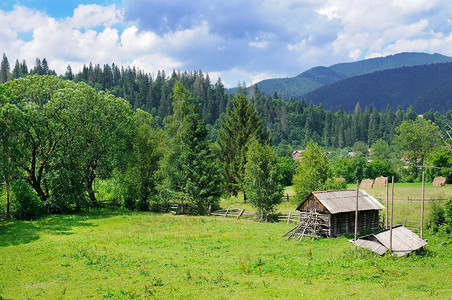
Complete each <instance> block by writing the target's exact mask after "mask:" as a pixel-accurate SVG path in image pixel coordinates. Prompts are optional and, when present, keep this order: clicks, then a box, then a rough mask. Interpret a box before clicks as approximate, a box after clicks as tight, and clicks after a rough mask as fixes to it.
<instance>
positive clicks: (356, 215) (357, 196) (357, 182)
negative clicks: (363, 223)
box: [354, 180, 359, 242]
mask: <svg viewBox="0 0 452 300" xmlns="http://www.w3.org/2000/svg"><path fill="white" fill-rule="evenodd" d="M358 200H359V180H356V209H355V238H354V241H355V242H356V239H357V237H358Z"/></svg>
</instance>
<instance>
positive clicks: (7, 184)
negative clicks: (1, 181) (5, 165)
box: [5, 174, 9, 219]
mask: <svg viewBox="0 0 452 300" xmlns="http://www.w3.org/2000/svg"><path fill="white" fill-rule="evenodd" d="M5 191H6V219H9V182H8V174H5Z"/></svg>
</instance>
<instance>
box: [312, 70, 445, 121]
mask: <svg viewBox="0 0 452 300" xmlns="http://www.w3.org/2000/svg"><path fill="white" fill-rule="evenodd" d="M304 98H305V99H306V101H312V102H313V104H319V103H322V104H323V106H324V107H325V108H330V107H333V109H338V108H339V106H340V105H341V106H342V107H343V109H344V110H346V111H351V110H353V109H354V107H355V105H356V103H358V102H359V104H360V106H361V107H362V108H363V107H365V106H368V105H372V106H373V107H375V108H377V109H378V110H380V111H381V110H384V109H385V108H386V106H387V104H390V105H391V106H392V107H393V109H395V108H396V107H397V106H398V105H400V106H401V107H402V108H403V109H407V108H408V107H409V106H410V105H413V107H414V108H415V111H416V112H418V113H424V112H426V111H428V110H429V109H433V111H438V112H440V113H441V114H445V113H446V111H447V110H450V109H452V63H437V64H431V65H422V66H412V67H403V68H397V69H389V70H384V71H378V72H374V73H371V74H365V75H361V76H354V77H350V78H347V79H344V80H340V81H337V82H335V83H332V84H329V85H326V86H323V87H321V88H318V89H316V90H315V91H313V92H310V93H308V94H306V95H305V96H304Z"/></svg>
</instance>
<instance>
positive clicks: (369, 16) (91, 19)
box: [0, 0, 452, 87]
mask: <svg viewBox="0 0 452 300" xmlns="http://www.w3.org/2000/svg"><path fill="white" fill-rule="evenodd" d="M451 26H452V1H449V0H369V1H362V0H285V1H280V0H259V1H258V0H247V1H238V0H228V1H218V0H197V1H186V0H165V1H157V0H99V1H89V0H85V1H72V0H63V1H62V0H59V1H58V0H54V1H43V0H42V1H33V0H15V1H8V2H5V1H3V2H2V3H0V52H4V53H6V55H7V56H8V58H9V60H10V64H11V65H14V61H15V60H16V59H19V60H22V59H26V61H27V63H28V65H29V67H31V66H33V63H34V61H35V59H36V57H39V58H41V59H42V58H46V59H47V60H48V61H49V64H50V67H51V68H52V69H55V70H56V71H57V73H60V74H61V73H64V72H65V70H66V67H67V65H68V64H70V65H71V67H72V69H73V70H75V71H78V70H80V69H81V67H82V66H83V64H89V62H93V63H99V64H106V63H109V64H111V63H115V64H120V65H124V66H128V65H134V66H137V67H139V68H140V69H143V70H144V71H146V72H148V73H151V74H156V73H157V71H158V70H165V71H167V72H170V71H171V70H173V69H176V70H181V71H185V70H202V71H203V72H204V73H209V75H210V78H211V81H216V80H217V78H218V77H221V79H222V80H223V82H224V83H225V85H226V86H229V87H234V86H236V85H237V83H238V82H243V81H244V82H246V84H247V85H250V84H252V83H256V82H258V81H260V80H263V79H267V78H277V77H289V76H295V75H297V74H299V73H301V72H303V71H305V70H307V69H309V68H311V67H314V66H318V65H323V66H330V65H332V64H335V63H340V62H351V61H355V60H360V59H365V58H371V57H378V56H385V55H389V54H394V53H399V52H404V51H415V52H427V53H441V54H444V55H449V56H452V34H451V28H452V27H451Z"/></svg>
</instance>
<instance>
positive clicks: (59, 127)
mask: <svg viewBox="0 0 452 300" xmlns="http://www.w3.org/2000/svg"><path fill="white" fill-rule="evenodd" d="M0 83H1V85H0V105H1V106H0V142H1V145H0V153H1V161H0V164H1V173H2V174H1V176H2V181H3V182H4V184H2V188H1V189H2V191H1V192H2V195H3V196H2V198H3V199H5V201H2V205H4V208H3V211H5V213H6V214H7V215H9V214H12V215H13V216H15V217H17V218H23V219H32V218H36V217H37V216H39V214H41V213H43V212H52V213H65V212H70V211H74V210H80V209H83V207H86V206H91V205H98V203H99V201H100V200H104V199H97V194H98V191H97V188H96V183H97V184H98V185H99V184H104V185H105V184H106V185H108V186H109V187H110V192H109V193H110V198H111V199H115V200H116V201H119V202H120V203H121V204H122V205H123V206H124V207H126V208H128V209H138V210H152V209H155V208H156V207H158V206H159V205H160V204H162V203H166V202H169V201H173V200H178V201H182V202H184V203H187V204H189V205H188V206H187V212H188V213H193V214H205V213H206V212H207V210H208V209H210V208H211V207H212V206H215V205H217V204H218V203H219V199H220V197H221V196H222V195H237V194H238V193H240V192H243V193H244V200H245V201H247V200H248V201H249V202H250V203H252V204H253V205H255V206H256V207H257V208H258V209H259V210H260V211H262V213H263V218H264V219H266V218H267V217H268V214H270V213H271V212H272V208H273V207H274V206H275V205H277V204H278V201H279V202H280V201H281V196H282V194H281V193H282V187H284V186H290V185H292V184H295V186H296V187H295V190H297V191H301V190H307V189H306V186H303V187H301V186H300V185H303V184H305V183H304V181H303V180H295V182H292V179H293V178H301V177H303V176H302V174H303V172H306V174H314V173H315V172H310V171H309V172H308V171H307V170H308V168H309V167H300V165H302V164H299V163H298V161H297V160H294V159H293V158H292V152H293V151H294V150H304V149H306V152H305V153H304V155H306V156H307V157H309V155H312V157H320V156H322V157H323V156H325V157H324V158H322V160H321V164H322V166H321V167H322V168H323V170H326V171H325V172H324V175H325V174H326V176H323V177H324V178H323V177H322V179H321V180H322V182H321V184H320V185H316V187H321V188H324V189H328V188H343V187H345V183H346V182H348V183H353V182H356V180H361V179H363V178H376V177H378V176H382V175H383V176H395V178H396V180H398V181H407V182H410V181H411V182H412V181H419V180H420V174H421V171H422V168H421V167H422V166H427V165H430V166H435V167H438V168H428V169H426V173H427V177H428V179H429V180H430V179H431V178H433V177H435V176H438V175H445V176H448V178H449V180H450V178H451V176H450V174H449V173H451V172H450V169H447V168H450V167H452V152H451V151H450V150H448V149H447V147H444V146H445V145H447V143H445V142H447V139H446V137H447V131H446V130H447V129H448V125H450V124H451V123H452V122H451V121H452V111H448V112H447V114H446V115H441V114H440V113H438V112H434V111H432V110H430V111H428V112H427V113H424V114H423V117H422V118H419V116H418V113H416V112H415V111H414V109H413V108H412V107H410V108H408V109H407V110H406V111H404V110H402V109H401V108H400V107H397V108H395V109H394V108H392V107H391V106H389V105H388V106H387V108H386V109H385V110H383V111H378V110H377V109H376V108H374V107H372V106H367V107H364V108H361V107H360V106H359V105H356V106H355V108H354V110H353V111H344V110H343V109H342V107H339V109H338V110H337V111H334V110H333V109H332V108H330V109H325V108H324V107H323V106H322V105H319V106H316V105H313V104H312V103H306V102H305V101H304V100H303V99H293V98H291V99H289V100H288V101H283V100H282V99H281V98H282V97H281V95H278V94H277V93H274V94H273V95H266V94H263V93H261V92H259V90H258V89H257V87H254V88H253V89H251V91H250V92H248V93H247V88H246V85H245V84H239V86H238V88H237V91H236V94H228V93H226V92H225V87H224V86H223V84H222V82H221V79H218V80H217V81H216V82H215V83H212V82H211V80H210V78H209V75H207V74H204V73H203V72H202V71H186V72H180V71H173V72H172V73H171V74H170V75H167V74H165V72H164V71H159V72H158V73H157V74H156V75H155V76H154V75H150V74H146V73H145V72H143V71H141V70H139V69H136V68H134V67H128V68H124V67H119V66H117V65H114V64H112V65H108V64H106V65H103V66H100V65H99V64H91V63H90V64H89V65H88V66H86V65H85V66H84V67H83V69H82V70H81V71H80V72H78V73H73V71H72V69H71V67H70V66H68V67H67V71H66V73H65V74H64V75H60V76H58V75H57V74H56V72H55V71H53V70H50V69H49V67H48V62H47V61H46V59H43V60H42V61H41V60H40V59H36V61H35V65H34V67H32V68H30V69H29V68H28V66H27V63H26V62H25V61H22V62H19V61H16V62H15V64H14V67H10V64H9V62H8V59H7V57H6V55H5V54H4V55H3V59H2V63H1V68H0ZM441 137H442V138H443V140H441ZM418 146H420V147H418ZM302 156H303V154H302ZM402 158H403V160H402ZM302 161H303V160H302ZM305 165H306V164H305ZM308 165H309V164H308ZM317 166H318V165H317ZM317 166H312V168H316V167H317ZM440 168H446V169H440ZM259 172H262V174H260V173H259ZM294 175H295V177H294ZM257 178H260V179H259V180H257ZM336 178H342V179H341V180H339V181H338V180H336ZM317 183H318V182H317ZM317 183H316V184H317ZM312 188H314V187H312ZM260 199H267V200H266V202H265V203H262V201H261V200H260Z"/></svg>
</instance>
